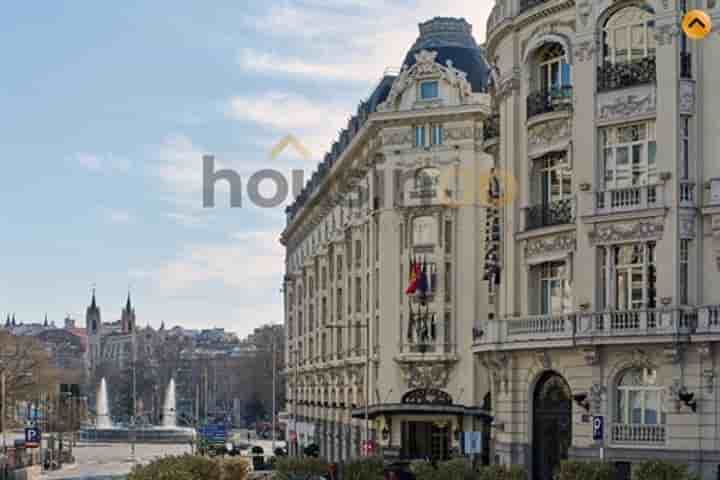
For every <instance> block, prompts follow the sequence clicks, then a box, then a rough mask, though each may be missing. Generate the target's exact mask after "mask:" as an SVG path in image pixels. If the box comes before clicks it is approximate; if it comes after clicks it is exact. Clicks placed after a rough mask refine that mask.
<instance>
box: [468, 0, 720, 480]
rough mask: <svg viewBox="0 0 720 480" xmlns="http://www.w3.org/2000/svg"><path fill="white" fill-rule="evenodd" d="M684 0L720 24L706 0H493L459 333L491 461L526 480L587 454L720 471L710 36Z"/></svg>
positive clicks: (718, 182) (717, 62)
mask: <svg viewBox="0 0 720 480" xmlns="http://www.w3.org/2000/svg"><path fill="white" fill-rule="evenodd" d="M689 8H702V9H707V10H708V12H709V13H710V14H711V15H712V17H713V18H714V20H715V22H716V23H717V22H719V21H720V8H718V5H717V2H715V1H707V2H706V1H705V0H702V1H701V0H696V1H692V0H687V1H678V0H657V1H634V0H616V1H610V0H598V1H591V0H578V1H577V2H576V1H567V0H549V1H542V0H497V1H496V2H495V7H494V9H493V11H492V15H491V17H490V19H489V21H488V28H487V42H486V45H485V47H486V53H487V58H488V59H489V61H490V62H491V64H492V81H491V94H492V98H493V114H494V117H493V128H488V129H486V132H487V133H488V135H486V136H485V138H484V144H483V148H484V149H485V151H486V152H487V153H489V154H491V155H493V157H494V165H495V167H496V169H497V170H496V171H497V173H498V177H499V179H500V180H501V182H500V183H501V184H503V185H501V187H500V194H499V195H498V198H497V199H496V208H495V209H492V210H491V211H490V213H491V216H492V217H493V218H496V219H497V222H498V223H497V225H498V238H497V240H498V243H497V248H496V249H495V250H492V251H491V252H489V254H490V256H491V257H492V258H490V260H491V262H489V268H490V270H491V272H492V273H493V278H495V277H497V278H498V279H499V281H493V282H491V283H490V286H489V288H488V291H487V292H485V296H486V298H488V300H489V303H490V306H489V316H488V317H485V318H482V317H477V318H478V325H477V328H476V334H475V341H474V347H473V349H474V352H475V353H476V356H477V358H478V360H479V362H480V363H481V364H482V365H483V366H484V367H485V368H486V370H483V369H480V370H478V371H477V374H478V375H480V376H484V377H486V378H488V380H489V381H490V384H491V387H492V402H491V407H492V415H493V416H494V423H495V427H496V428H493V429H492V431H493V445H494V452H493V459H494V461H497V462H500V463H505V464H509V463H519V464H524V465H526V466H527V467H528V468H529V470H530V471H531V472H532V478H533V479H542V480H545V479H548V478H551V475H552V471H553V469H554V468H555V467H556V466H557V465H558V463H559V461H560V460H561V459H563V458H568V457H572V458H583V459H592V458H594V459H597V458H600V456H601V455H603V456H604V458H605V459H607V460H609V461H611V462H613V463H615V464H616V465H617V467H618V472H619V477H618V478H629V476H628V475H630V472H631V470H632V465H633V463H636V462H638V461H641V460H644V459H648V458H663V459H668V460H673V461H677V462H682V463H688V464H690V465H691V467H692V468H693V469H696V470H697V471H699V472H702V473H703V475H704V476H703V478H708V479H709V478H716V475H717V474H718V472H720V422H718V415H719V414H720V406H719V405H720V403H719V399H720V391H719V390H718V388H719V387H720V385H719V382H717V381H716V380H715V378H716V376H717V364H718V361H719V360H720V359H719V357H718V351H717V350H718V346H717V341H718V340H719V339H720V336H719V334H720V306H718V303H720V290H718V288H717V285H718V283H719V282H720V230H719V227H720V178H719V177H720V163H718V161H717V159H716V158H715V152H717V151H718V148H719V147H720V145H719V142H720V140H719V139H720V135H718V133H720V132H719V131H718V125H720V116H719V114H718V113H717V112H718V111H719V110H718V107H720V97H718V95H715V94H713V93H712V92H711V88H712V85H714V84H715V83H716V80H717V78H718V77H719V76H720V38H719V36H718V35H717V33H714V34H712V35H711V36H709V37H708V38H707V39H705V40H704V41H689V40H688V39H687V38H686V37H685V36H684V35H683V34H682V33H681V29H680V24H681V19H682V17H683V15H684V13H685V11H686V10H687V9H689ZM488 248H494V247H492V245H489V246H488ZM713 285H714V286H713ZM594 419H598V420H597V424H598V426H599V424H600V423H601V422H602V427H603V428H593V426H594Z"/></svg>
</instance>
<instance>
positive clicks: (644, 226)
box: [589, 219, 664, 245]
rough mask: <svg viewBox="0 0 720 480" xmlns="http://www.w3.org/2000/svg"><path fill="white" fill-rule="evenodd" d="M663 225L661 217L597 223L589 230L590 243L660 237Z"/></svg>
mask: <svg viewBox="0 0 720 480" xmlns="http://www.w3.org/2000/svg"><path fill="white" fill-rule="evenodd" d="M663 230H664V225H663V221H662V219H660V220H654V221H637V222H624V223H619V222H618V223H608V224H604V225H602V224H598V225H596V226H595V230H591V231H590V234H589V236H590V243H591V244H593V245H597V244H603V243H618V242H628V241H642V240H650V239H659V238H661V237H662V234H663Z"/></svg>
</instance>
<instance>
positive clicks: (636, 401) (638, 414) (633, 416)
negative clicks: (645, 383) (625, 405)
mask: <svg viewBox="0 0 720 480" xmlns="http://www.w3.org/2000/svg"><path fill="white" fill-rule="evenodd" d="M628 397H629V402H630V423H636V424H637V423H642V420H643V419H642V414H643V410H642V397H643V392H639V391H636V390H635V391H634V390H630V391H628Z"/></svg>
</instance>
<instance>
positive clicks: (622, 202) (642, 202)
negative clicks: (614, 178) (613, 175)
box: [595, 185, 665, 214]
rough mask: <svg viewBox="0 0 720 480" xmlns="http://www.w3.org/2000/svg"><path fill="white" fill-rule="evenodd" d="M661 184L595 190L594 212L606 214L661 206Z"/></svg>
mask: <svg viewBox="0 0 720 480" xmlns="http://www.w3.org/2000/svg"><path fill="white" fill-rule="evenodd" d="M664 204H665V197H664V190H663V187H662V185H644V186H639V187H625V188H617V189H613V190H605V191H601V192H595V213H596V214H606V213H615V212H627V211H630V210H643V209H646V208H657V207H662V206H664Z"/></svg>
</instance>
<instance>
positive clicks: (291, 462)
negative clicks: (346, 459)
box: [275, 457, 330, 480]
mask: <svg viewBox="0 0 720 480" xmlns="http://www.w3.org/2000/svg"><path fill="white" fill-rule="evenodd" d="M275 469H276V470H275V471H276V475H275V478H277V479H279V480H291V479H292V478H295V477H296V476H303V477H308V476H322V475H327V474H328V472H329V471H330V465H329V464H328V463H326V462H324V461H322V460H320V459H318V458H312V457H305V458H294V457H292V458H279V459H278V460H277V462H276V464H275Z"/></svg>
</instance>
